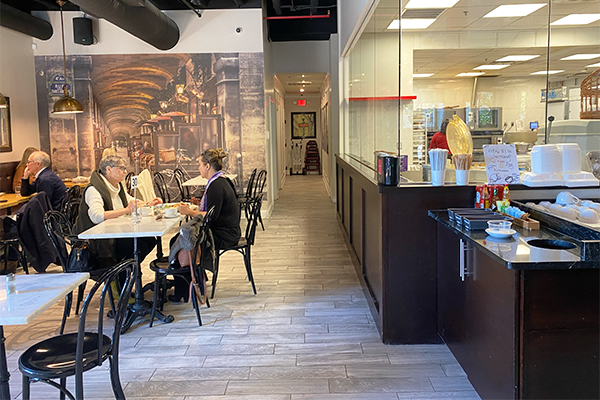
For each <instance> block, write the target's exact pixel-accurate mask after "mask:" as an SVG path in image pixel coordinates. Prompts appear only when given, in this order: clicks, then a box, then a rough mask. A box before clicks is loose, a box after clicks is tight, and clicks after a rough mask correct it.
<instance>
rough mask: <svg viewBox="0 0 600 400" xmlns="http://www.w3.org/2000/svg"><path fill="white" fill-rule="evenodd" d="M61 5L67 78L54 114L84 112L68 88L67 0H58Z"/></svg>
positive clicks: (64, 63) (64, 61)
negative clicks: (66, 48) (65, 14)
mask: <svg viewBox="0 0 600 400" xmlns="http://www.w3.org/2000/svg"><path fill="white" fill-rule="evenodd" d="M57 3H58V5H59V6H60V29H61V33H62V51H63V73H64V78H65V84H64V86H63V90H64V95H63V97H61V98H60V99H58V100H57V101H56V103H54V106H53V107H52V113H53V114H75V113H82V112H83V106H82V105H81V103H80V102H79V101H77V100H76V99H75V98H73V97H71V96H70V95H69V89H68V88H67V56H66V52H65V26H64V21H63V5H64V4H65V3H66V1H63V0H58V1H57Z"/></svg>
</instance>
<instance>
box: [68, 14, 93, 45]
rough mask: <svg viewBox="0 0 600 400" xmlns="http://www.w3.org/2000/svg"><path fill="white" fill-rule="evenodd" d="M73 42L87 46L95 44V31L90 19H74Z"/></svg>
mask: <svg viewBox="0 0 600 400" xmlns="http://www.w3.org/2000/svg"><path fill="white" fill-rule="evenodd" d="M73 41H74V42H75V43H77V44H83V45H86V46H89V45H91V44H94V29H93V27H92V20H91V19H90V18H83V17H82V18H73Z"/></svg>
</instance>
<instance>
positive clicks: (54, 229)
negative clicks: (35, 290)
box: [44, 210, 114, 334]
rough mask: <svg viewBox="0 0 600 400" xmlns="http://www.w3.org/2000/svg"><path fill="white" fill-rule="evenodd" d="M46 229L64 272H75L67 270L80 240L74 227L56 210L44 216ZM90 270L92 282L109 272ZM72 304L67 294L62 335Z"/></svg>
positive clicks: (79, 294) (81, 291)
mask: <svg viewBox="0 0 600 400" xmlns="http://www.w3.org/2000/svg"><path fill="white" fill-rule="evenodd" d="M44 229H46V233H47V234H48V237H50V240H51V241H52V245H53V246H54V249H55V250H56V253H57V254H58V259H59V260H60V264H61V266H62V269H63V272H64V273H68V272H74V271H68V270H67V266H68V262H69V253H70V249H71V248H72V247H73V245H74V244H75V243H76V242H77V241H78V240H80V239H78V238H77V235H75V234H73V225H71V223H70V222H69V220H68V218H67V217H66V216H65V215H64V214H62V213H60V212H58V211H55V210H51V211H48V212H47V213H46V214H44ZM89 269H90V270H89V271H88V272H89V274H90V278H91V279H92V280H98V279H99V278H100V277H101V276H102V275H104V273H105V272H106V271H107V270H108V268H104V269H92V266H90V268H89ZM86 283H87V282H83V283H82V284H81V285H79V288H78V289H77V304H76V307H75V314H77V313H78V312H79V305H80V304H81V302H82V301H83V294H84V292H85V287H86ZM72 303H73V292H71V293H69V294H67V296H66V298H65V309H64V312H63V318H62V322H61V324H60V333H61V334H62V333H63V332H64V329H65V324H66V322H67V317H69V316H70V315H71V305H72ZM111 307H113V308H114V304H113V303H112V302H111ZM113 312H114V310H113Z"/></svg>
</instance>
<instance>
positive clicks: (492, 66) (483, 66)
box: [473, 64, 510, 69]
mask: <svg viewBox="0 0 600 400" xmlns="http://www.w3.org/2000/svg"><path fill="white" fill-rule="evenodd" d="M506 67H510V64H490V65H480V66H479V67H475V68H473V69H502V68H506Z"/></svg>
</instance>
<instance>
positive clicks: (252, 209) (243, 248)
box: [210, 198, 262, 299]
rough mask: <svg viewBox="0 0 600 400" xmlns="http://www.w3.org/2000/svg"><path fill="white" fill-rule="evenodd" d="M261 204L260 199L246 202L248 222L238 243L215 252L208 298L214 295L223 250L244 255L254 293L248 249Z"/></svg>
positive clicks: (252, 239) (251, 241) (252, 242)
mask: <svg viewBox="0 0 600 400" xmlns="http://www.w3.org/2000/svg"><path fill="white" fill-rule="evenodd" d="M261 205H262V199H261V198H258V199H254V200H253V201H251V202H250V203H248V208H249V213H248V215H249V217H250V218H249V219H248V224H247V225H246V234H245V236H242V237H241V238H240V240H239V241H238V244H236V245H235V246H231V247H226V248H223V249H220V250H219V253H218V254H217V259H216V260H215V270H214V272H213V276H212V292H211V295H210V298H211V299H212V298H213V297H215V288H216V287H217V275H218V274H219V259H220V257H221V255H223V254H224V253H225V252H227V251H230V250H234V251H237V252H238V253H240V254H241V255H242V256H243V257H244V266H245V267H246V274H247V275H248V280H249V281H250V284H251V285H252V291H253V292H254V294H256V286H255V285H254V277H253V276H252V266H251V260H250V250H251V247H252V246H253V245H254V237H255V235H256V225H257V223H258V218H259V216H260V207H261Z"/></svg>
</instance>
